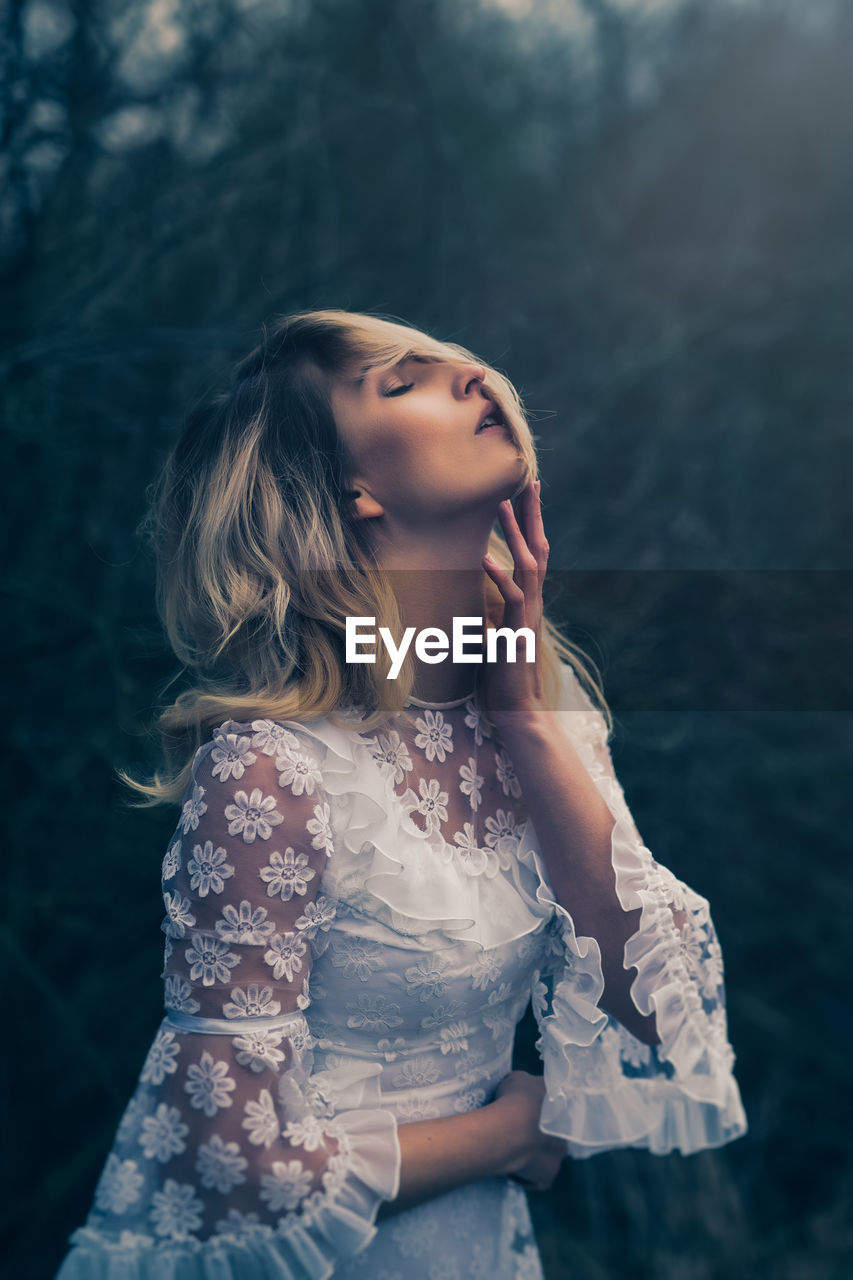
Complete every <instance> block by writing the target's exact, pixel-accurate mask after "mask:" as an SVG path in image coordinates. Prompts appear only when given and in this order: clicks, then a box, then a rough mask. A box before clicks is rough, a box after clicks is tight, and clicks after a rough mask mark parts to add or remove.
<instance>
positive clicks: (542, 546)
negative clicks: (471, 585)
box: [498, 482, 549, 627]
mask: <svg viewBox="0 0 853 1280" xmlns="http://www.w3.org/2000/svg"><path fill="white" fill-rule="evenodd" d="M521 511H522V519H523V521H524V533H522V531H521V527H520V525H519V523H518V519H517V518H516V515H515V512H514V511H513V509H512V504H511V503H509V502H502V503H501V505H500V507H499V508H498V515H499V518H500V522H501V528H502V529H503V533H504V537H505V538H506V542H507V546H508V547H509V549H510V551H511V552H512V557H513V560H514V561H515V575H514V578H515V582H516V583H517V584H518V585H519V586H520V587H522V589H523V591H524V595H525V601H526V603H527V609H528V617H529V619H530V625H531V626H533V627H538V626H539V624H540V621H541V617H542V587H543V584H544V582H545V574H546V572H547V566H548V552H549V547H548V541H547V539H546V537H545V528H544V525H543V523H542V505H541V502H540V499H539V486H538V483H537V484H533V483H532V482H531V483H530V484H528V486H527V488H526V489H525V491H524V495H523V498H522V503H521Z"/></svg>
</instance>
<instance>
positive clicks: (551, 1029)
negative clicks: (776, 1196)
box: [60, 311, 746, 1280]
mask: <svg viewBox="0 0 853 1280" xmlns="http://www.w3.org/2000/svg"><path fill="white" fill-rule="evenodd" d="M535 474H536V459H535V453H534V447H533V440H532V437H531V434H530V430H529V428H528V425H527V422H526V420H525V416H524V412H523V408H522V405H521V401H520V399H519V397H518V395H517V394H516V392H515V390H514V389H513V387H512V386H511V384H510V383H509V382H508V381H507V380H506V379H505V378H504V377H502V376H501V375H500V374H499V373H498V372H497V371H496V370H494V369H492V368H489V367H487V366H485V365H483V364H480V363H479V362H478V361H477V360H476V359H475V358H474V357H473V356H472V355H471V353H470V352H468V351H466V350H465V349H464V348H462V347H460V346H458V345H456V344H453V343H446V342H439V341H436V340H435V339H433V338H431V337H429V336H428V335H426V334H424V333H421V332H419V331H417V330H415V329H411V328H409V327H408V326H406V325H404V324H401V323H398V322H391V321H388V320H384V319H379V318H377V317H373V316H367V315H361V314H355V313H348V312H345V311H314V312H307V313H302V314H299V315H294V316H290V317H286V318H284V319H281V320H280V321H278V322H277V323H276V324H274V325H273V326H272V327H271V328H270V330H269V332H266V333H265V336H264V340H263V341H262V342H261V344H260V345H259V346H258V347H257V348H256V350H254V351H253V352H252V353H251V354H250V355H249V356H248V357H246V359H245V360H243V361H242V363H241V364H239V365H238V367H237V368H236V370H235V372H234V375H233V377H232V380H231V384H230V386H229V387H228V389H227V390H226V391H224V392H222V393H221V394H217V395H213V396H210V397H208V398H206V399H205V401H204V402H203V403H202V404H201V405H200V406H198V407H196V408H195V409H194V410H193V411H192V412H191V413H190V415H189V419H188V422H187V424H186V427H185V430H184V432H183V434H182V436H181V438H180V440H179V441H178V443H177V444H176V446H175V447H174V449H173V451H172V453H171V455H170V457H169V458H168V460H167V462H166V465H165V467H164V469H163V471H162V474H161V476H160V479H159V481H158V484H157V485H156V487H155V492H154V495H153V501H152V506H151V514H150V517H149V519H148V530H149V533H150V534H151V536H152V538H153V542H154V545H155V548H156V553H157V562H158V606H159V609H160V612H161V616H162V618H163V622H164V625H165V627H166V630H167V633H168V636H169V639H170V642H171V644H172V646H173V648H174V650H175V652H176V654H177V655H178V657H179V659H180V660H181V662H182V663H183V664H184V665H185V667H186V669H187V670H188V672H189V673H190V674H191V681H190V687H189V688H187V689H186V690H185V691H184V692H183V693H181V695H180V696H179V697H178V698H177V700H176V701H175V703H174V705H172V706H170V707H168V708H167V709H166V710H165V711H164V712H163V713H162V715H161V718H160V727H161V730H162V734H163V742H164V746H165V752H166V761H167V765H168V768H167V769H166V770H165V771H164V772H161V773H158V774H156V775H155V777H154V780H153V781H152V782H149V783H143V782H134V781H133V779H131V778H129V777H127V775H122V776H123V777H125V780H126V781H127V782H128V783H129V784H130V785H132V786H133V787H135V789H136V791H137V792H140V793H142V794H143V796H144V803H153V804H160V803H164V802H169V803H176V802H177V803H179V804H180V818H179V821H178V825H177V828H176V830H175V833H174V836H173V838H172V839H171V841H170V843H169V845H168V848H167V850H166V855H165V858H164V860H163V871H162V876H163V899H164V903H165V907H166V918H165V920H164V922H163V930H164V932H165V935H166V943H165V967H164V972H163V978H164V981H165V1009H166V1014H165V1018H164V1020H163V1022H162V1024H161V1026H160V1028H159V1030H158V1031H157V1034H156V1037H155V1039H154V1042H153V1045H152V1047H151V1050H150V1052H149V1054H148V1057H147V1059H146V1062H145V1064H144V1066H143V1069H142V1072H141V1075H140V1077H139V1084H138V1087H137V1090H136V1092H135V1094H134V1096H133V1098H132V1100H131V1102H130V1104H129V1106H128V1108H127V1111H126V1112H125V1115H124V1117H123V1119H122V1121H121V1124H120V1125H119V1129H118V1132H117V1134H116V1139H115V1144H114V1146H113V1149H112V1151H111V1153H110V1154H109V1156H108V1158H107V1162H106V1166H105V1168H104V1171H103V1174H102V1176H101V1178H100V1181H99V1183H98V1186H97V1189H96V1192H95V1201H94V1206H93V1208H92V1211H91V1214H90V1216H89V1219H88V1222H87V1224H86V1226H85V1227H83V1228H81V1229H80V1230H78V1231H77V1232H75V1234H74V1236H73V1237H72V1242H73V1243H72V1247H71V1249H70V1251H69V1253H68V1255H67V1257H66V1259H65V1261H64V1263H63V1266H62V1268H61V1271H60V1276H61V1280H83V1278H84V1277H85V1278H86V1280H89V1278H90V1277H95V1276H97V1277H101V1276H104V1277H106V1276H107V1275H109V1276H110V1277H111V1278H112V1277H121V1280H155V1278H156V1280H159V1278H160V1277H164V1276H168V1277H169V1278H170V1280H190V1278H192V1280H200V1278H204V1280H214V1277H215V1278H216V1280H232V1278H233V1280H261V1278H264V1280H265V1278H267V1277H269V1278H270V1280H272V1277H275V1278H276V1280H291V1278H292V1280H324V1278H325V1277H328V1276H330V1275H332V1274H333V1273H334V1275H335V1276H342V1277H364V1278H366V1277H370V1278H371V1280H382V1278H383V1277H384V1278H385V1280H393V1278H395V1277H402V1276H406V1277H407V1280H416V1278H418V1280H420V1278H422V1280H467V1278H468V1277H487V1276H488V1277H490V1280H504V1278H506V1280H509V1278H510V1277H525V1278H528V1277H536V1276H540V1275H541V1267H540V1263H539V1255H538V1252H537V1248H536V1244H535V1241H534V1239H533V1236H532V1232H531V1226H530V1219H529V1216H528V1210H527V1202H526V1198H525V1194H524V1190H523V1188H529V1189H534V1190H542V1189H545V1188H547V1187H548V1186H549V1185H550V1184H551V1182H552V1181H553V1179H554V1177H555V1175H556V1173H557V1170H558V1168H559V1165H560V1163H561V1161H562V1160H563V1159H564V1158H565V1157H566V1156H567V1155H568V1156H572V1157H574V1158H575V1159H581V1158H584V1157H587V1156H590V1155H594V1154H595V1153H596V1152H599V1151H606V1150H609V1149H611V1148H614V1147H619V1146H635V1147H645V1148H648V1150H649V1151H651V1152H654V1153H655V1154H658V1155H663V1154H666V1153H667V1152H670V1151H673V1150H678V1151H680V1152H682V1153H683V1154H689V1153H691V1152H695V1151H699V1150H701V1149H703V1148H708V1147H715V1146H720V1145H722V1144H723V1143H726V1142H730V1141H732V1140H733V1139H735V1138H737V1137H739V1136H741V1135H742V1134H743V1133H745V1132H746V1118H745V1115H744V1111H743V1107H742V1104H741V1099H740V1094H739V1091H738V1086H737V1083H736V1081H735V1079H734V1076H733V1074H732V1066H733V1063H734V1054H733V1052H732V1050H731V1047H730V1045H729V1041H728V1036H727V1026H726V1014H725V995H724V985H723V965H722V956H721V953H720V947H719V944H718V941H717V936H716V933H715V930H714V926H713V923H712V920H711V917H710V914H709V909H708V903H707V901H706V900H705V899H704V898H702V897H701V896H700V895H699V894H697V893H695V892H694V891H693V890H692V889H690V888H688V887H687V886H686V885H685V884H683V883H682V882H681V881H680V880H678V879H677V878H676V877H675V876H674V875H673V874H672V873H671V872H670V871H668V870H667V869H666V868H665V867H663V866H661V865H660V864H659V863H657V862H656V861H655V860H654V858H653V857H652V855H651V854H650V852H649V850H648V849H647V848H646V847H645V846H644V845H643V843H642V840H641V838H640V836H639V834H638V832H637V830H636V827H635V825H634V823H633V821H632V819H631V815H630V813H629V811H628V808H627V806H626V804H625V799H624V795H623V792H622V789H621V787H620V785H619V783H618V781H617V779H616V777H615V776H614V772H613V767H612V762H611V758H610V752H609V750H608V746H607V740H608V735H609V731H610V728H611V722H610V716H609V712H608V710H607V706H606V703H605V702H604V699H603V697H602V695H601V691H600V689H599V687H598V685H597V684H596V682H595V681H594V680H593V678H592V677H591V676H590V674H589V672H588V670H587V668H586V666H585V664H584V662H583V656H582V654H581V653H580V652H579V651H578V650H576V649H575V648H574V646H572V645H570V644H568V643H567V642H566V641H564V640H562V639H561V638H560V637H559V635H558V634H557V632H556V631H555V630H554V629H553V627H551V625H550V624H549V623H548V621H547V620H546V619H545V618H544V617H543V613H542V584H543V579H544V577H545V572H546V562H547V557H548V544H547V542H546V540H545V534H544V531H543V526H542V518H541V514H540V503H539V485H538V483H537V482H536V480H535ZM513 498H515V499H517V509H515V510H514V508H513V506H512V503H511V502H510V501H508V500H510V499H513ZM496 518H497V519H498V520H499V522H500V527H501V531H502V536H501V534H499V533H498V532H497V531H496V530H495V528H494V525H495V521H496ZM461 618H468V619H478V618H479V619H486V620H487V627H492V626H494V625H495V624H498V625H502V626H505V627H508V628H510V629H511V630H513V631H515V630H517V629H519V628H527V629H528V631H529V632H531V633H532V634H533V637H534V639H535V642H536V649H535V661H527V660H526V658H527V656H528V655H527V653H526V651H525V646H524V644H523V643H522V644H521V646H520V650H519V653H518V660H517V661H511V660H510V659H509V653H508V646H507V645H506V644H505V643H504V640H503V639H502V640H500V641H499V642H498V643H497V645H496V646H495V648H496V653H495V654H493V655H492V656H493V657H494V658H495V660H494V661H492V662H481V663H479V664H478V663H476V662H474V663H472V662H471V661H470V658H471V657H472V656H473V657H474V658H477V657H483V656H484V655H486V656H487V655H488V650H487V648H486V645H485V644H484V643H483V642H482V641H476V639H475V642H474V644H473V645H472V644H471V643H470V642H469V643H468V645H467V646H466V648H465V652H464V653H459V652H457V653H455V654H450V655H447V656H446V657H445V659H444V660H443V661H437V660H436V658H437V656H438V655H439V653H440V648H439V645H438V643H437V642H438V640H439V639H440V638H439V637H437V636H435V635H434V634H433V635H432V636H431V637H430V633H429V632H428V631H427V634H426V637H425V638H422V640H421V641H420V642H419V647H415V645H410V647H409V649H408V651H407V652H406V656H405V658H404V660H403V662H402V666H401V668H400V671H399V674H398V675H397V676H396V678H391V674H390V673H391V669H392V654H391V653H390V652H389V649H388V646H386V645H384V644H382V643H379V641H378V637H380V636H381V634H382V633H381V631H380V628H383V627H384V628H387V633H386V634H387V635H388V637H389V638H390V639H392V640H393V644H394V645H395V646H399V645H400V641H401V638H402V637H403V636H404V635H405V634H407V633H408V634H409V636H410V638H411V635H412V634H415V635H416V636H417V634H418V633H419V632H423V631H424V630H425V629H428V628H439V629H440V630H441V631H443V632H445V633H446V634H447V635H448V636H450V635H451V634H452V631H453V620H454V619H461ZM348 619H361V620H362V623H361V626H362V634H365V632H371V631H372V633H373V634H375V635H376V636H377V642H376V643H375V644H374V645H372V646H370V645H367V646H365V645H361V646H360V648H359V656H360V657H361V658H362V660H361V661H356V660H355V655H354V654H353V653H352V652H350V658H351V660H350V661H347V644H346V631H347V620H348ZM368 619H369V620H372V621H371V622H370V624H369V625H368V624H367V623H366V622H365V620H368ZM410 629H414V631H412V630H410ZM468 631H469V634H470V633H471V632H472V631H474V632H476V628H475V627H473V626H472V625H471V624H468ZM430 639H432V641H434V642H436V643H433V645H432V646H431V647H430V645H429V644H428V643H426V641H429V640H430ZM371 653H372V654H373V656H374V657H375V661H373V662H370V661H365V660H363V659H364V657H365V656H368V657H369V656H370V655H371ZM466 655H467V657H468V659H469V660H468V661H465V660H463V659H464V658H465V657H466ZM531 999H532V1004H533V1012H534V1015H535V1017H536V1020H537V1023H538V1027H539V1030H540V1033H541V1034H540V1037H539V1039H538V1040H537V1048H538V1050H539V1052H540V1054H541V1058H542V1061H543V1066H544V1076H541V1077H537V1076H532V1075H529V1074H527V1073H525V1072H520V1071H512V1070H511V1061H512V1046H513V1034H514V1031H515V1028H516V1025H517V1023H518V1021H519V1020H520V1018H521V1017H522V1015H523V1014H524V1011H525V1009H526V1007H527V1004H528V1001H530V1000H531Z"/></svg>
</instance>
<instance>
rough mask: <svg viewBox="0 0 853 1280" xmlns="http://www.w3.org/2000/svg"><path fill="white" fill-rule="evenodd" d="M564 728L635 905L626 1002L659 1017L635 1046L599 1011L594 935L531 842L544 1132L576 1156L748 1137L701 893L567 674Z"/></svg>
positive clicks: (714, 941)
mask: <svg viewBox="0 0 853 1280" xmlns="http://www.w3.org/2000/svg"><path fill="white" fill-rule="evenodd" d="M560 715H561V723H562V724H563V725H564V727H565V729H566V732H567V733H568V735H569V736H570V737H571V739H572V741H573V743H574V745H575V747H576V749H577V751H578V753H579V755H580V757H581V759H582V760H583V762H584V764H585V765H586V768H587V769H588V771H589V773H590V776H591V777H592V779H593V781H594V782H595V784H596V787H597V788H598V790H599V791H600V793H601V795H602V796H603V798H604V799H605V801H606V803H607V805H608V807H609V809H610V812H611V814H612V815H613V819H614V827H613V835H612V861H613V867H614V872H615V878H616V888H617V893H618V895H619V899H620V902H621V904H622V907H623V908H624V910H625V911H632V910H634V909H637V908H641V915H640V917H639V925H638V928H637V930H636V932H635V933H633V934H632V935H631V936H630V937H629V938H628V940H627V942H626V944H625V950H624V957H623V963H624V966H625V968H626V969H631V968H632V967H633V966H636V969H637V974H636V976H635V978H634V981H633V983H632V985H631V998H632V1000H633V1002H634V1004H635V1006H636V1008H637V1009H638V1010H639V1012H640V1013H642V1014H644V1015H649V1014H652V1013H653V1014H654V1015H655V1023H656V1027H657V1032H658V1035H659V1037H660V1043H659V1044H656V1045H654V1046H649V1045H647V1044H644V1043H643V1042H641V1041H640V1040H639V1039H637V1038H636V1037H635V1036H634V1035H633V1034H632V1033H631V1032H629V1031H628V1030H627V1028H626V1027H624V1026H623V1025H622V1024H621V1023H620V1022H619V1021H618V1019H616V1018H614V1017H611V1016H608V1015H607V1014H606V1013H605V1011H604V1010H603V1009H601V1007H600V1006H599V1001H600V999H601V996H602V993H603V990H604V978H603V974H602V966H601V953H600V948H599V946H598V943H597V941H596V939H595V938H587V937H579V936H578V935H577V934H576V931H575V927H574V922H573V920H572V917H571V914H570V912H569V911H567V910H566V909H565V908H564V907H563V906H562V905H561V904H560V903H559V902H557V901H556V899H555V896H554V893H553V889H552V887H551V885H550V882H549V880H548V875H547V870H546V868H545V865H544V862H543V861H542V859H541V856H540V854H539V851H538V849H537V848H536V847H535V844H534V845H533V847H528V848H522V850H521V857H522V859H523V860H525V861H527V862H528V863H532V864H533V865H535V867H536V870H537V872H538V875H539V880H540V887H539V890H538V896H539V899H540V901H542V902H550V903H551V904H552V905H553V908H554V917H553V920H552V931H553V950H552V956H551V962H550V965H546V966H545V968H543V971H542V973H541V975H540V978H539V980H538V981H537V982H536V984H535V986H534V990H533V1009H534V1014H535V1016H536V1020H537V1023H538V1026H539V1029H540V1032H541V1035H540V1038H539V1040H538V1041H537V1048H538V1049H539V1051H540V1053H541V1056H542V1059H543V1063H544V1067H545V1081H546V1086H547V1092H546V1099H545V1102H544V1104H543V1109H542V1116H541V1125H542V1129H543V1131H545V1132H547V1133H552V1134H554V1135H556V1136H559V1137H564V1138H565V1139H566V1141H567V1150H568V1151H569V1152H570V1153H571V1154H572V1155H573V1156H574V1157H575V1158H579V1157H584V1156H589V1155H593V1154H595V1153H596V1152H598V1151H604V1150H608V1149H610V1148H613V1147H620V1146H638V1147H647V1148H648V1149H650V1150H651V1151H653V1152H655V1153H656V1154H665V1153H666V1152H668V1151H671V1150H673V1149H678V1150H680V1151H681V1152H682V1154H689V1153H691V1152H694V1151H698V1150H701V1149H703V1148H706V1147H715V1146H720V1145H722V1144H723V1143H726V1142H730V1141H732V1140H733V1139H734V1138H737V1137H740V1136H741V1135H742V1134H744V1133H745V1132H746V1128H747V1122H746V1115H745V1113H744V1110H743V1106H742V1103H741V1098H740V1093H739V1090H738V1085H737V1082H736V1080H735V1078H734V1075H733V1071H732V1068H733V1065H734V1061H735V1055H734V1052H733V1050H732V1047H731V1045H730V1043H729V1039H728V1030H727V1023H726V998H725V987H724V982H723V957H722V951H721V948H720V943H719V940H718V937H717V933H716V929H715V928H714V924H713V921H712V919H711V914H710V908H709V904H708V902H707V900H706V899H705V898H703V897H702V896H701V895H700V894H698V893H696V892H695V891H694V890H693V889H691V888H690V887H689V886H688V885H686V884H684V883H683V882H682V881H681V880H679V879H678V878H677V877H676V876H675V875H674V874H673V873H672V872H671V871H670V870H668V868H666V867H664V866H663V865H662V864H661V863H659V862H657V861H656V859H655V858H654V857H653V856H652V854H651V852H650V851H649V850H648V849H647V848H646V846H645V845H644V844H643V841H642V839H641V837H640V835H639V832H638V831H637V827H636V825H635V823H634V820H633V818H632V816H631V813H630V811H629V809H628V806H627V803H626V801H625V795H624V792H623V789H622V786H621V785H620V783H619V781H618V779H617V778H616V774H615V771H614V768H613V761H612V758H611V753H610V750H609V747H608V743H607V730H606V725H605V722H604V718H603V716H602V715H601V713H600V712H599V711H597V710H596V709H595V708H594V707H593V705H592V703H591V702H590V700H589V699H588V698H587V696H586V694H585V693H584V692H583V691H582V690H581V688H580V685H579V683H578V681H577V679H576V677H575V676H574V674H573V673H571V672H569V671H568V670H566V671H564V703H563V707H562V709H561V712H560Z"/></svg>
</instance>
